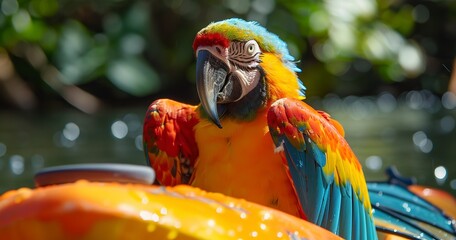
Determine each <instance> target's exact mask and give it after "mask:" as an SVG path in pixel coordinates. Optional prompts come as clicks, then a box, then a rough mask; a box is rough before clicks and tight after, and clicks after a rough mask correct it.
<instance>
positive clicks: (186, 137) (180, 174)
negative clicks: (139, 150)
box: [143, 99, 199, 186]
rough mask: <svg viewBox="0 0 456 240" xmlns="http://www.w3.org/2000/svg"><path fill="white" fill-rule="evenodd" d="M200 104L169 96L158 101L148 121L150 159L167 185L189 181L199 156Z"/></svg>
mask: <svg viewBox="0 0 456 240" xmlns="http://www.w3.org/2000/svg"><path fill="white" fill-rule="evenodd" d="M195 109H196V106H191V105H187V104H183V103H179V102H176V101H173V100H169V99H159V100H156V101H154V102H153V103H152V104H151V105H150V106H149V108H148V110H147V113H146V117H145V120H144V129H143V143H144V152H145V154H146V159H147V161H148V163H149V164H150V166H151V167H152V168H153V169H154V170H155V172H156V174H157V177H156V178H157V180H158V181H159V182H160V183H161V184H163V185H167V186H173V185H177V184H181V183H182V184H184V183H188V181H189V180H190V177H191V175H192V173H193V166H194V164H195V161H196V158H197V157H198V147H197V145H196V142H195V133H194V130H193V127H194V126H195V125H196V124H197V123H198V122H199V115H198V113H197V112H196V111H195Z"/></svg>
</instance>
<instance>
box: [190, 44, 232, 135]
mask: <svg viewBox="0 0 456 240" xmlns="http://www.w3.org/2000/svg"><path fill="white" fill-rule="evenodd" d="M227 74H228V70H227V66H226V65H225V63H223V62H222V61H221V60H220V59H218V58H217V57H215V56H213V55H212V54H211V53H210V52H209V51H208V50H205V49H201V50H199V51H198V57H197V60H196V89H197V91H198V96H199V99H200V101H201V105H202V107H203V108H204V110H205V111H206V113H207V114H208V115H209V118H210V119H211V120H212V121H213V122H214V123H215V124H216V125H217V126H218V127H219V128H222V124H221V123H220V115H221V114H223V112H222V113H220V112H219V110H221V109H218V106H217V97H218V94H219V92H220V91H221V89H222V88H223V85H224V83H225V79H226V77H227ZM219 114H220V115H219Z"/></svg>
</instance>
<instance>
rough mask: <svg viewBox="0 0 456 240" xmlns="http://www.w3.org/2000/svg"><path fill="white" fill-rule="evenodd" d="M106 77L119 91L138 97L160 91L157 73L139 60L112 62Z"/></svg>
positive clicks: (125, 59)
mask: <svg viewBox="0 0 456 240" xmlns="http://www.w3.org/2000/svg"><path fill="white" fill-rule="evenodd" d="M107 76H108V78H109V80H111V82H112V83H113V84H114V85H116V86H117V87H118V88H119V89H121V90H123V91H125V92H127V93H129V94H131V95H134V96H138V97H140V96H145V95H147V94H151V93H153V92H156V91H157V90H159V89H160V82H159V79H158V75H157V73H156V72H155V71H154V70H153V69H152V68H151V67H149V66H148V65H147V64H146V63H145V62H144V61H142V60H141V59H139V58H133V57H131V58H124V59H117V60H114V61H112V62H111V63H110V64H109V65H108V69H107Z"/></svg>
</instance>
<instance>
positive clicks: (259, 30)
mask: <svg viewBox="0 0 456 240" xmlns="http://www.w3.org/2000/svg"><path fill="white" fill-rule="evenodd" d="M192 47H193V50H194V54H195V56H196V83H195V84H196V90H197V93H198V96H199V100H200V103H199V104H198V105H190V104H186V103H181V102H177V101H174V100H171V99H158V100H155V101H153V102H152V103H151V104H150V106H149V107H148V109H147V112H146V116H145V120H144V127H143V144H144V149H145V151H144V152H145V155H146V159H147V162H148V164H149V165H150V166H151V167H152V168H154V170H155V171H156V177H157V180H158V182H159V183H160V184H162V185H167V186H174V185H180V184H188V185H191V186H194V187H197V188H201V189H203V190H205V191H209V192H218V193H221V194H224V195H228V196H231V197H236V198H242V199H246V200H248V201H251V202H255V203H258V204H261V205H265V206H268V207H271V208H275V209H278V210H280V211H283V212H285V213H288V214H291V215H294V216H296V217H299V218H302V219H305V220H307V221H310V222H312V223H314V224H316V225H319V226H322V227H324V228H326V229H328V230H329V231H331V232H333V233H335V234H337V235H339V236H341V237H343V238H345V239H377V231H382V232H386V233H397V232H402V233H401V234H400V236H405V237H410V236H412V237H416V236H418V237H420V236H421V237H429V238H430V239H432V238H433V236H434V235H432V234H433V233H430V232H429V231H425V230H423V228H422V227H421V228H419V227H417V226H416V225H417V224H416V222H417V220H416V218H413V217H410V218H411V219H413V221H414V222H413V221H412V220H410V219H409V217H407V216H409V215H410V214H414V213H416V212H417V211H418V210H422V208H425V210H428V211H427V212H426V213H428V215H426V217H427V218H428V220H429V219H432V220H431V221H433V222H436V223H433V224H432V226H433V227H435V228H439V229H442V228H443V229H444V230H441V231H442V232H444V234H450V235H451V234H454V221H453V222H452V223H451V221H450V222H448V220H449V219H450V218H449V217H448V216H442V214H441V212H438V211H437V212H435V211H433V210H429V209H431V207H428V205H430V203H428V202H426V201H421V202H418V203H417V202H416V199H417V198H416V196H415V195H413V194H411V195H410V194H409V195H406V194H405V193H407V190H405V188H404V187H403V186H401V185H400V184H395V185H392V184H387V185H382V184H380V183H375V184H374V185H373V186H374V189H373V190H372V191H370V190H368V183H367V182H366V180H365V177H364V173H363V170H362V166H361V164H360V162H359V161H358V159H357V157H356V156H355V154H354V152H353V151H352V149H351V148H350V146H349V144H348V142H347V141H346V139H345V137H344V135H345V133H344V129H343V127H342V125H341V124H340V123H339V122H338V121H336V120H335V119H333V118H332V117H331V116H330V115H329V114H328V113H326V112H324V111H320V110H316V109H314V108H312V107H311V106H310V105H308V104H307V103H306V102H305V98H306V96H305V91H306V87H305V86H304V84H303V82H302V81H301V80H300V79H299V77H298V73H299V72H300V71H301V70H300V68H298V67H297V65H296V64H297V61H296V60H295V59H294V57H292V56H291V54H290V52H289V50H288V48H287V44H286V43H285V42H284V41H283V40H281V39H280V38H279V36H278V35H276V34H274V33H271V32H269V31H268V30H267V29H266V28H265V27H263V26H261V25H260V24H259V23H257V22H255V21H246V20H243V19H239V18H231V19H226V20H222V21H217V22H212V23H210V24H209V25H208V26H206V27H204V28H203V29H202V30H200V31H199V32H198V33H197V34H196V37H195V39H194V41H193V46H192ZM383 193H385V194H383ZM386 193H390V194H386ZM396 193H398V194H396ZM395 194H396V195H397V196H396V195H395ZM404 194H405V195H404ZM370 195H374V197H375V202H372V203H371V200H370V199H371V198H372V196H370ZM382 195H385V196H386V195H387V196H388V199H386V200H384V196H382ZM401 196H406V197H404V198H400V197H401ZM397 199H399V200H397ZM395 200H397V201H396V202H395ZM382 201H383V202H382ZM401 201H409V202H410V203H409V204H410V205H409V206H410V207H411V208H412V211H407V209H405V210H404V209H402V208H401V207H396V205H397V204H398V203H399V202H401ZM390 205H392V206H390ZM427 207H428V208H427ZM410 212H412V213H410ZM407 214H409V215H407ZM433 214H434V215H433ZM436 215H438V216H436ZM377 216H378V218H379V220H377ZM438 217H441V218H439V219H438V220H435V221H434V219H437V218H438ZM374 218H375V220H374ZM376 224H377V227H376ZM391 226H394V227H391ZM398 229H399V230H400V231H398ZM423 231H424V232H425V233H423ZM423 234H424V235H423Z"/></svg>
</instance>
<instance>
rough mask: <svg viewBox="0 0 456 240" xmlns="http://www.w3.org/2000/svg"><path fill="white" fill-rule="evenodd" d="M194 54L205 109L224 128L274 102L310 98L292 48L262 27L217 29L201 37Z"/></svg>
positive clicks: (217, 25) (238, 22) (231, 24)
mask: <svg viewBox="0 0 456 240" xmlns="http://www.w3.org/2000/svg"><path fill="white" fill-rule="evenodd" d="M193 49H194V51H195V54H196V57H197V65H196V85H197V90H198V95H199V98H200V101H201V106H202V108H203V109H204V111H205V112H206V113H207V115H208V117H209V118H210V119H211V120H212V121H213V122H214V123H215V124H216V125H217V126H218V127H220V128H221V127H222V124H221V123H220V119H221V118H222V117H224V116H226V117H234V118H238V119H248V118H252V115H254V114H255V112H256V111H257V110H258V109H260V108H262V107H263V108H264V107H265V106H267V105H268V104H270V103H271V101H274V100H277V99H279V98H282V97H295V98H303V97H304V90H305V87H304V86H303V85H302V83H301V82H300V81H299V79H298V77H297V75H296V72H299V71H300V70H299V68H297V67H296V65H295V62H294V58H293V57H292V56H291V55H290V54H289V52H288V49H287V45H286V43H285V42H283V41H282V40H281V39H280V38H279V37H278V36H277V35H275V34H273V33H270V32H268V31H267V30H266V29H265V28H264V27H262V26H260V25H259V24H258V23H256V22H248V21H244V20H242V19H237V18H232V19H228V20H224V21H220V22H214V23H211V24H209V25H208V26H207V27H205V28H203V29H202V30H201V31H199V32H198V34H197V35H196V38H195V40H194V42H193Z"/></svg>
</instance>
